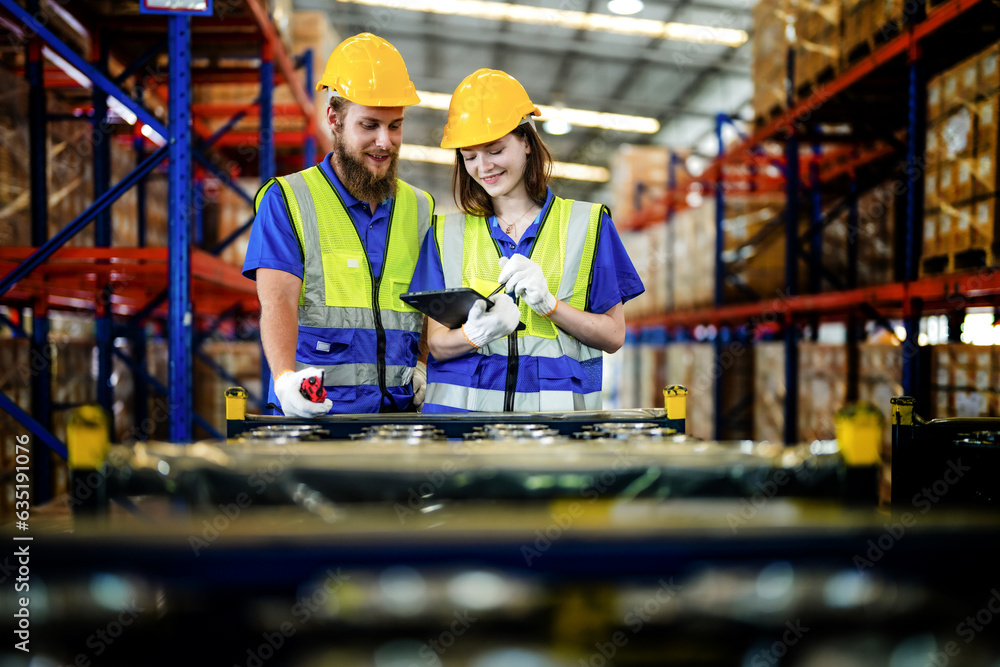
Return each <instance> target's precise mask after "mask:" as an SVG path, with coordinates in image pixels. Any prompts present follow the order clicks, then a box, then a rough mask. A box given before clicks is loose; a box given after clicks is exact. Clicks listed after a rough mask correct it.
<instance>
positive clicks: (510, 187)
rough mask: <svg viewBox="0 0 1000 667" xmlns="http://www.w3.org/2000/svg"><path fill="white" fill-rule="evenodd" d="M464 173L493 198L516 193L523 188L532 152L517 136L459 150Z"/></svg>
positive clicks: (511, 135) (525, 142)
mask: <svg viewBox="0 0 1000 667" xmlns="http://www.w3.org/2000/svg"><path fill="white" fill-rule="evenodd" d="M459 153H460V154H461V156H462V164H463V166H464V167H465V171H466V172H467V173H468V174H469V176H471V177H472V179H473V180H474V181H475V182H476V183H478V184H479V185H480V186H482V188H483V189H484V190H485V191H486V193H487V194H488V195H489V196H490V197H493V198H497V197H503V196H506V195H510V194H512V193H516V192H517V190H518V189H519V188H520V189H523V188H524V168H525V165H526V164H527V163H528V155H530V154H531V148H530V147H529V146H528V142H527V141H526V140H525V139H524V138H523V137H519V136H517V135H515V134H507V135H505V136H504V137H503V138H501V139H498V140H496V141H493V142H490V143H488V144H480V145H478V146H470V147H468V148H462V149H460V150H459Z"/></svg>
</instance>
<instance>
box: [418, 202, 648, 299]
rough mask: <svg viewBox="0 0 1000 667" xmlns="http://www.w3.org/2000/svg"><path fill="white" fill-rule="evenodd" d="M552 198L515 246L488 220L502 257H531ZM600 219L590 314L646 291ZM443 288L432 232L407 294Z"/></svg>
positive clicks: (612, 228) (605, 221)
mask: <svg viewBox="0 0 1000 667" xmlns="http://www.w3.org/2000/svg"><path fill="white" fill-rule="evenodd" d="M552 198H553V194H552V188H548V192H547V193H546V195H545V203H544V204H543V205H542V210H541V212H539V214H538V217H536V218H535V220H534V221H533V222H532V223H531V225H530V226H529V227H528V229H526V230H525V232H524V234H523V235H522V236H521V240H520V241H518V242H517V243H514V239H512V238H511V237H510V236H508V235H507V234H506V233H505V232H504V231H503V228H502V227H501V226H500V225H499V223H497V219H496V216H490V217H489V218H487V221H488V222H489V225H490V236H492V237H493V238H494V239H496V241H497V245H499V246H500V250H501V251H502V252H503V255H504V257H512V256H513V255H515V254H517V255H524V256H525V257H527V256H528V255H529V254H530V253H531V248H532V246H534V244H535V237H537V236H538V228H539V226H540V224H541V217H542V215H543V214H544V213H545V211H547V210H548V209H549V207H550V206H551V205H552ZM601 216H602V217H601V230H600V234H599V235H598V237H597V248H596V249H595V251H594V275H593V279H592V282H591V285H590V296H589V299H588V303H587V308H586V310H587V312H589V313H606V312H608V311H609V310H611V308H612V307H614V306H615V304H619V303H625V302H626V301H629V300H630V299H634V298H635V297H637V296H639V295H640V294H642V293H643V292H644V291H646V288H645V287H643V284H642V280H641V279H640V278H639V274H638V273H636V270H635V267H634V266H633V265H632V260H631V259H629V256H628V253H627V252H625V246H623V245H622V240H621V237H619V236H618V230H616V229H615V225H614V223H613V222H612V221H611V218H610V217H609V216H608V215H607V213H602V214H601ZM498 271H499V269H498ZM445 287H446V286H445V284H444V269H443V268H442V266H441V256H440V255H439V254H438V249H437V244H436V243H435V242H434V234H433V232H432V233H429V234H427V236H426V237H424V245H423V247H422V248H421V249H420V257H419V259H417V266H416V268H415V269H414V271H413V280H412V281H410V291H411V292H422V291H424V290H436V289H444V288H445Z"/></svg>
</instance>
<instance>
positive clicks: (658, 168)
mask: <svg viewBox="0 0 1000 667" xmlns="http://www.w3.org/2000/svg"><path fill="white" fill-rule="evenodd" d="M669 157H670V154H669V151H668V149H667V148H665V147H663V146H633V145H630V144H625V145H623V146H622V147H621V148H619V149H618V152H617V153H615V154H614V156H612V158H611V197H612V201H613V206H612V212H613V213H614V217H615V219H616V220H625V219H626V218H630V217H632V216H633V215H635V214H636V213H638V212H639V211H640V210H642V209H643V208H644V207H645V206H648V205H650V204H652V203H653V202H658V201H660V200H662V199H663V197H664V195H665V194H666V191H667V161H668V160H669Z"/></svg>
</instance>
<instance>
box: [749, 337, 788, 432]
mask: <svg viewBox="0 0 1000 667" xmlns="http://www.w3.org/2000/svg"><path fill="white" fill-rule="evenodd" d="M753 354H754V383H753V439H754V440H758V441H760V440H768V441H770V442H783V441H784V439H785V344H784V343H783V342H759V343H755V344H754V346H753Z"/></svg>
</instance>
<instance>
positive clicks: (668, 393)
mask: <svg viewBox="0 0 1000 667" xmlns="http://www.w3.org/2000/svg"><path fill="white" fill-rule="evenodd" d="M687 395H688V390H687V387H685V386H684V385H680V384H672V385H668V386H666V387H664V388H663V407H664V408H666V410H667V419H687Z"/></svg>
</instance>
